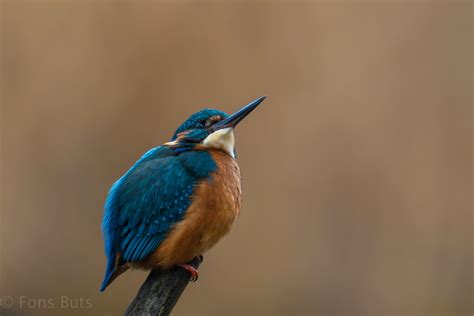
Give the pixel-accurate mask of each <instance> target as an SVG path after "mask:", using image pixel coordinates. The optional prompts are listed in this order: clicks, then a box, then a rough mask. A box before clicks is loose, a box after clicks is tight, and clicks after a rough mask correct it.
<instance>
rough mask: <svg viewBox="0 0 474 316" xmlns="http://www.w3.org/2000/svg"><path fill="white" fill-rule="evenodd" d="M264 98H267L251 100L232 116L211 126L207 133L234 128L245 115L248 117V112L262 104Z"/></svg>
mask: <svg viewBox="0 0 474 316" xmlns="http://www.w3.org/2000/svg"><path fill="white" fill-rule="evenodd" d="M266 98H267V97H266V96H263V97H260V98H258V99H255V100H253V101H252V102H250V103H249V104H247V105H246V106H244V107H243V108H241V109H240V110H238V111H237V112H235V113H234V114H232V115H230V116H228V117H227V118H226V119H223V120H222V121H220V122H217V123H216V124H214V125H212V126H211V127H210V128H209V131H211V133H212V132H215V131H217V130H220V129H223V128H227V127H232V128H235V127H236V126H237V124H239V123H240V121H242V120H243V119H244V118H245V117H246V116H247V115H249V114H250V112H252V111H253V110H255V108H256V107H257V106H258V105H259V104H260V103H262V101H263V100H265V99H266Z"/></svg>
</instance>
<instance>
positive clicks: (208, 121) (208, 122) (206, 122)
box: [204, 119, 214, 127]
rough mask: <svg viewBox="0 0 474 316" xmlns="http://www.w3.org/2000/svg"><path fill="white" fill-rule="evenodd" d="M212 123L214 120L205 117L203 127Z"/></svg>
mask: <svg viewBox="0 0 474 316" xmlns="http://www.w3.org/2000/svg"><path fill="white" fill-rule="evenodd" d="M212 124H214V122H213V121H211V120H210V119H207V120H206V121H204V127H210V126H211V125H212Z"/></svg>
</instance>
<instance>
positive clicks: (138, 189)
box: [101, 146, 216, 291]
mask: <svg viewBox="0 0 474 316" xmlns="http://www.w3.org/2000/svg"><path fill="white" fill-rule="evenodd" d="M215 168H216V165H215V163H214V161H213V160H212V158H211V156H210V155H209V154H208V153H207V152H205V151H182V150H175V149H172V148H168V147H164V146H160V147H157V148H154V149H152V150H150V151H149V152H147V153H146V154H145V155H143V157H142V158H140V160H138V161H137V162H136V163H135V165H134V166H133V167H132V168H131V169H130V170H129V171H128V172H127V173H125V174H124V175H123V176H122V177H121V178H120V179H119V180H118V181H117V182H115V183H114V185H113V186H112V188H111V189H110V192H109V194H108V197H107V201H106V204H105V215H104V220H103V223H102V230H103V233H104V238H105V252H106V255H107V259H108V262H107V271H106V275H105V279H104V281H103V284H102V287H101V290H102V291H103V290H104V289H105V287H106V286H107V285H108V284H109V283H110V282H111V280H112V279H113V277H114V272H115V270H116V268H117V266H119V265H121V264H123V263H124V262H134V261H140V260H143V259H145V258H146V257H147V256H149V255H150V254H151V253H153V251H154V250H156V249H157V248H158V247H159V245H160V244H161V242H162V241H163V240H164V239H165V238H166V236H167V234H168V233H169V231H170V229H171V228H172V227H173V225H174V224H176V223H177V222H179V221H180V220H182V219H183V217H184V215H185V213H186V210H187V209H188V207H189V205H190V204H191V196H192V193H193V190H194V187H195V185H196V184H197V183H198V182H199V181H201V180H202V179H205V178H207V177H208V176H209V175H210V173H211V172H212V171H214V170H215ZM118 254H120V257H117V255H118ZM118 261H119V262H118Z"/></svg>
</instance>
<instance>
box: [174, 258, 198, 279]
mask: <svg viewBox="0 0 474 316" xmlns="http://www.w3.org/2000/svg"><path fill="white" fill-rule="evenodd" d="M196 258H197V260H198V262H199V264H201V263H202V262H203V261H204V257H203V256H202V255H199V256H196V257H194V259H193V260H191V261H190V262H189V263H186V264H178V266H179V267H181V268H183V269H184V270H186V271H188V272H189V273H190V274H191V279H190V281H191V282H196V281H197V280H198V278H199V273H198V270H197V269H196V268H195V267H193V266H192V265H190V263H191V262H192V261H194V260H195V259H196Z"/></svg>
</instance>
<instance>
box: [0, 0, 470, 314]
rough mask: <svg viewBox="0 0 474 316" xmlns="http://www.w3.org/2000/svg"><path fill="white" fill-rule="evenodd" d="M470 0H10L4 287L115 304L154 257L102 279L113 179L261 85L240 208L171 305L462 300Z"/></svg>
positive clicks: (316, 306) (393, 309)
mask: <svg viewBox="0 0 474 316" xmlns="http://www.w3.org/2000/svg"><path fill="white" fill-rule="evenodd" d="M472 7H473V6H472V2H469V1H464V2H463V1H438V2H436V1H377V2H360V1H349V0H348V1H338V2H333V3H331V2H325V1H324V2H317V1H313V2H270V1H265V2H264V1H261V2H257V3H256V2H247V1H245V2H243V1H242V2H239V1H233V2H202V1H193V2H188V1H183V2H178V3H177V2H171V1H169V2H160V1H154V2H153V1H134V2H131V1H126V2H125V1H120V2H118V1H117V2H115V1H114V2H112V1H99V0H97V1H72V0H70V1H66V0H63V1H13V0H1V12H2V13H1V14H2V15H1V32H0V33H1V36H2V42H1V44H2V46H1V53H2V59H1V68H2V69H1V76H2V85H1V87H2V104H1V105H2V107H1V110H2V121H1V129H0V130H1V133H2V156H1V167H2V169H1V172H2V176H1V184H2V191H1V192H2V195H1V203H2V204H1V205H2V208H1V217H0V218H1V248H0V249H1V276H0V278H1V279H0V296H4V295H8V296H12V298H13V299H14V307H15V308H16V310H17V313H18V314H20V315H23V314H38V315H51V314H57V313H64V312H68V313H69V314H73V315H74V314H77V315H79V314H80V315H116V314H120V313H121V312H123V311H124V309H125V308H126V306H127V305H128V303H129V302H130V301H131V299H132V298H133V297H134V295H135V293H136V292H137V290H138V287H139V286H140V285H141V283H142V282H143V280H144V279H145V277H146V273H144V272H140V271H135V272H131V273H130V272H129V273H127V274H125V275H124V276H122V277H120V279H118V280H117V281H116V282H115V283H114V284H113V285H112V286H111V287H110V288H109V289H108V290H107V291H106V292H105V293H103V294H100V293H99V292H98V288H99V285H100V282H101V280H102V276H103V272H104V267H105V257H104V254H103V245H102V240H101V235H100V222H101V217H102V204H103V201H104V198H105V196H106V193H107V190H108V188H109V186H110V184H111V183H112V182H113V181H114V180H115V179H116V178H117V177H119V176H120V175H121V174H122V173H123V172H124V171H125V170H127V168H128V167H129V166H130V165H131V164H132V163H133V162H134V161H135V160H136V159H137V158H138V157H139V156H140V155H141V154H142V153H144V152H145V151H146V150H147V149H149V148H150V147H154V146H157V145H159V144H161V143H163V142H165V141H167V140H168V139H169V137H170V136H171V135H172V132H173V131H174V129H175V128H176V127H177V126H178V124H180V123H181V121H183V120H184V119H185V118H186V117H187V116H188V115H189V114H191V113H192V112H194V111H196V110H198V109H200V108H202V107H205V106H213V107H217V108H219V109H222V110H225V111H227V112H232V111H233V110H235V109H237V108H238V107H239V106H241V105H244V104H246V103H247V102H248V101H250V100H251V99H253V98H255V97H258V96H261V95H268V96H269V98H268V99H267V100H266V101H265V103H264V104H262V106H261V107H260V108H259V110H258V111H256V112H255V113H254V114H252V116H251V117H249V119H248V120H246V122H245V123H243V124H242V125H241V126H240V127H239V129H238V131H237V152H238V155H239V162H240V165H241V168H242V172H243V177H244V180H243V181H244V182H243V185H244V208H243V212H242V214H241V217H240V218H239V220H238V222H237V224H236V225H235V227H234V229H233V231H232V232H231V234H230V235H229V236H228V237H227V238H226V239H224V240H223V241H221V243H220V244H219V245H218V246H217V247H216V248H214V249H213V250H212V251H211V252H210V253H208V254H207V255H206V256H205V257H206V260H205V263H204V264H203V266H202V267H201V269H200V276H201V277H200V279H199V282H197V283H195V284H192V285H190V286H189V287H188V289H187V290H186V292H185V295H184V296H183V297H182V299H181V301H180V302H179V303H178V306H177V308H176V309H175V315H202V316H207V315H329V316H332V315H430V316H431V315H471V313H472V311H473V309H472V304H473V288H472V284H473V281H474V280H473V270H472V268H473V262H472V251H473V247H472V239H471V237H472V234H471V232H472V230H471V229H472V219H471V217H472V216H471V215H472V200H471V194H472V182H471V180H472V141H471V137H472V115H471V111H472V103H471V102H472V77H471V76H472V70H473V68H472V54H473V52H472V12H473V11H472V10H473V8H472ZM20 296H23V297H26V298H27V299H32V300H33V303H34V302H35V301H34V300H38V299H45V298H47V299H53V300H54V302H53V304H54V306H53V307H52V308H46V309H45V308H39V307H35V306H33V307H31V308H30V307H29V306H25V301H24V299H23V303H21V301H20V300H21V298H20ZM61 296H67V297H69V298H71V299H79V298H84V299H88V300H90V302H91V305H92V307H91V308H88V307H90V306H85V308H84V306H82V307H81V306H78V307H77V308H76V309H73V308H66V309H62V308H61V306H60V305H59V303H58V299H59V298H60V297H61ZM0 302H1V301H0ZM20 304H23V306H19V305H20ZM76 305H77V304H76ZM47 307H48V306H47ZM15 308H14V309H15ZM12 311H13V309H9V310H3V312H2V313H3V315H10V314H11V312H12ZM0 312H1V310H0ZM9 312H10V313H9Z"/></svg>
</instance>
